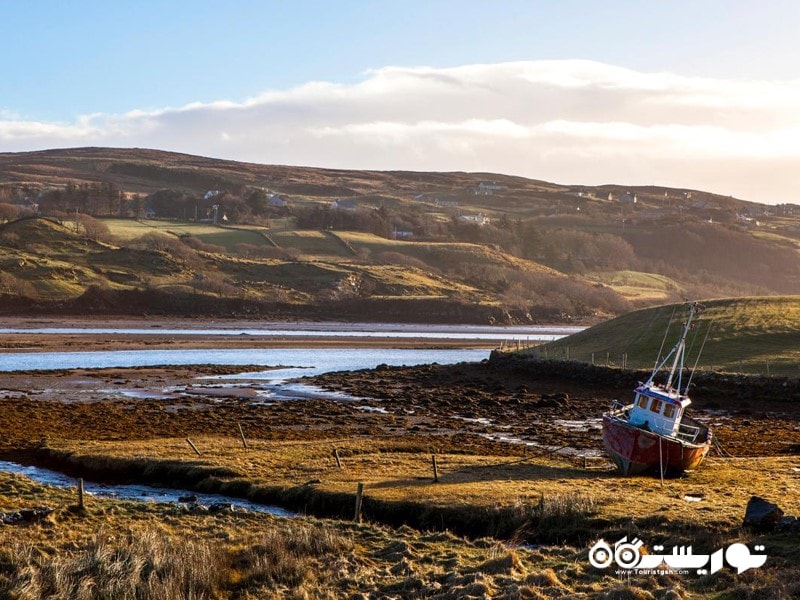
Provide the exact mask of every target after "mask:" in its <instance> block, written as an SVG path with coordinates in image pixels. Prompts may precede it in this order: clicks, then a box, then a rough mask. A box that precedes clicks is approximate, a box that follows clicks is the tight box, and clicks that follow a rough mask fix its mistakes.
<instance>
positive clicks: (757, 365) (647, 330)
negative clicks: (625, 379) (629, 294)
mask: <svg viewBox="0 0 800 600" xmlns="http://www.w3.org/2000/svg"><path fill="white" fill-rule="evenodd" d="M703 305H704V306H705V308H704V310H703V311H702V312H701V313H700V314H699V316H698V317H697V319H696V321H695V323H696V327H695V329H694V332H690V335H689V338H688V340H687V348H688V349H689V354H688V358H687V360H688V361H689V362H688V366H690V367H691V366H692V365H693V364H694V361H695V358H696V356H697V354H698V351H699V350H700V348H701V346H702V345H703V342H704V340H705V347H704V348H703V352H702V356H701V358H700V363H699V364H700V366H701V368H712V369H714V370H721V371H729V372H741V373H761V374H767V371H769V373H770V374H772V375H776V374H782V375H787V376H791V377H797V376H798V375H800V297H798V296H776V297H753V298H736V299H728V300H710V301H707V302H703ZM686 314H687V308H686V305H684V304H676V305H667V306H660V307H656V308H648V309H642V310H638V311H634V312H631V313H628V314H626V315H623V316H621V317H618V318H616V319H612V320H610V321H606V322H604V323H601V324H599V325H596V326H594V327H591V328H589V329H587V330H585V331H582V332H580V333H576V334H573V335H571V336H569V337H567V338H564V339H561V340H559V341H557V342H551V343H549V344H546V345H544V346H541V347H539V348H538V349H536V350H534V351H533V352H536V353H537V354H539V355H542V354H544V353H547V355H548V357H549V358H566V357H567V353H568V356H569V358H570V359H572V360H581V361H590V360H592V354H594V357H595V361H596V362H598V363H604V362H605V358H606V355H607V354H608V355H609V356H610V357H611V358H610V360H611V362H612V363H613V364H615V365H620V364H621V361H622V356H623V354H626V355H627V365H628V366H629V367H632V368H650V367H652V366H653V363H654V361H655V359H656V356H657V355H658V351H659V347H660V346H661V343H662V341H663V340H664V339H665V338H664V334H665V331H666V330H667V326H668V325H669V326H670V333H669V335H668V336H667V338H666V341H665V345H664V349H665V351H666V350H668V349H669V348H671V347H672V345H673V344H674V343H675V342H676V341H677V336H678V332H679V329H680V325H681V323H683V321H684V320H685V316H686ZM706 335H707V336H708V337H707V339H706Z"/></svg>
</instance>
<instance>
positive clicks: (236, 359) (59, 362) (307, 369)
mask: <svg viewBox="0 0 800 600" xmlns="http://www.w3.org/2000/svg"><path fill="white" fill-rule="evenodd" d="M488 357H489V351H488V350H474V349H447V350H427V349H426V350H416V349H407V348H405V349H397V348H353V349H348V348H271V349H249V348H247V349H222V350H214V349H205V350H196V349H194V350H118V351H102V352H96V351H95V352H9V353H1V354H0V371H26V370H32V369H41V370H59V369H100V368H112V367H120V368H124V367H148V366H150V367H154V366H162V365H197V364H217V365H264V366H265V367H267V366H270V365H272V366H274V365H293V366H292V367H290V368H285V369H279V370H273V371H265V372H264V373H263V374H262V373H248V374H247V376H246V378H247V379H270V380H275V379H291V378H293V377H302V376H304V375H319V374H321V373H326V372H328V371H351V370H358V369H372V368H375V367H376V366H378V365H379V364H381V363H384V364H388V365H394V366H400V365H407V366H414V365H423V364H429V363H434V362H436V363H439V364H453V363H457V362H462V361H470V362H471V361H480V360H483V359H484V358H488Z"/></svg>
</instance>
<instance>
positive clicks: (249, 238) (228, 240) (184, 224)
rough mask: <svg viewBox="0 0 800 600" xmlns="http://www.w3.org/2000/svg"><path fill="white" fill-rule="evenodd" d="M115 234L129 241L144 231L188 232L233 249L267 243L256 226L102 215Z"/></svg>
mask: <svg viewBox="0 0 800 600" xmlns="http://www.w3.org/2000/svg"><path fill="white" fill-rule="evenodd" d="M101 221H102V222H103V223H105V224H106V225H107V226H108V228H109V229H110V230H111V235H113V236H114V237H116V238H118V239H120V240H124V241H128V240H133V239H136V238H138V237H141V236H143V235H145V234H147V233H152V232H154V231H155V232H158V233H163V234H166V235H174V236H176V237H180V236H184V235H190V236H192V237H196V238H197V239H199V240H201V241H203V242H205V243H206V244H214V245H215V246H222V247H223V248H225V249H226V250H233V249H234V248H235V247H236V245H238V244H255V245H259V246H265V245H267V243H268V242H267V241H266V239H264V236H262V235H261V234H260V233H259V229H258V228H252V229H251V228H236V229H232V228H228V227H222V226H218V225H213V224H211V223H194V222H190V221H160V220H156V219H152V220H143V221H138V220H134V219H101Z"/></svg>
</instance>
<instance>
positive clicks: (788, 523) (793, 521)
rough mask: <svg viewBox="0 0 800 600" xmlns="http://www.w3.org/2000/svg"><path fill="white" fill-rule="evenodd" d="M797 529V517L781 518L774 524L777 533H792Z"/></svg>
mask: <svg viewBox="0 0 800 600" xmlns="http://www.w3.org/2000/svg"><path fill="white" fill-rule="evenodd" d="M797 527H798V524H797V517H794V516H791V515H789V516H787V517H782V518H781V520H780V521H778V522H777V523H776V524H775V529H777V530H778V531H790V532H794V531H795V530H796V529H797Z"/></svg>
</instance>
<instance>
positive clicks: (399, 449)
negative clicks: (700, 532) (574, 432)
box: [51, 437, 800, 539]
mask: <svg viewBox="0 0 800 600" xmlns="http://www.w3.org/2000/svg"><path fill="white" fill-rule="evenodd" d="M194 442H195V443H196V444H197V445H198V447H199V448H201V450H202V452H203V456H202V458H201V459H200V460H199V461H198V459H197V457H196V456H194V455H193V454H192V452H191V449H190V448H189V447H188V445H187V444H186V442H185V441H184V440H182V439H180V440H178V439H174V440H153V441H131V442H124V443H115V442H99V441H92V442H90V441H81V442H77V441H74V442H70V441H61V442H51V446H52V447H54V448H56V449H60V450H65V451H69V452H72V453H74V454H75V456H77V457H81V456H82V457H84V461H83V462H85V464H87V465H91V464H92V463H93V462H94V463H97V464H103V459H102V458H100V457H103V456H113V457H121V458H125V459H135V460H150V461H162V460H171V461H177V464H178V465H180V464H184V465H186V469H187V470H188V469H191V468H197V466H198V462H199V463H200V465H202V466H205V467H207V468H215V469H220V468H221V469H224V470H229V471H231V472H236V473H239V474H240V476H239V477H238V478H234V480H236V481H239V482H242V483H246V484H247V485H246V486H245V488H248V489H249V488H250V487H252V488H254V489H258V488H259V487H272V488H281V489H297V487H298V486H302V485H303V484H304V483H306V482H308V481H314V480H319V482H318V483H316V484H315V485H314V486H313V487H314V489H315V490H317V491H319V492H325V493H328V494H345V496H344V498H346V499H345V500H344V502H345V504H346V509H345V510H346V511H349V510H350V506H351V502H352V497H353V494H354V493H355V489H356V484H357V483H358V482H364V483H365V485H366V492H365V493H366V497H367V498H368V499H371V500H374V501H380V502H383V503H389V504H395V505H396V504H403V503H412V504H413V505H415V506H417V507H418V510H421V509H422V508H428V509H451V510H452V509H462V510H463V511H465V512H466V513H468V514H469V513H470V512H472V513H476V514H477V513H480V514H490V513H491V510H492V509H496V508H498V507H501V508H504V509H507V513H503V514H516V515H517V516H518V517H520V519H521V521H522V522H524V521H525V520H526V519H529V517H531V518H534V519H533V522H534V523H535V524H538V525H539V529H540V530H543V531H546V532H551V531H552V532H553V535H554V536H556V537H558V535H559V532H562V533H563V538H562V539H574V537H573V536H571V535H570V534H569V533H570V532H571V531H575V530H577V529H580V527H582V526H583V524H584V521H583V520H582V519H583V518H584V517H588V516H591V515H595V514H596V515H597V516H599V517H601V518H603V519H606V520H608V521H610V522H616V523H621V522H630V521H631V515H632V514H636V515H637V516H638V517H641V518H644V519H647V518H650V519H655V521H654V522H657V523H660V524H661V525H664V524H669V523H671V524H672V527H673V529H674V528H676V527H677V528H692V527H698V528H705V529H708V530H714V531H726V530H730V529H733V528H736V527H737V526H738V525H739V523H741V519H742V517H743V515H744V508H745V506H746V505H747V502H748V500H749V499H750V496H751V495H753V494H759V495H762V496H764V497H766V498H771V499H773V500H776V501H780V503H781V505H782V507H783V508H784V510H785V511H786V513H787V514H800V500H798V498H800V494H799V493H798V492H800V481H799V480H798V477H797V471H795V469H796V468H800V461H798V460H797V459H796V458H793V457H776V458H741V459H723V458H710V459H708V460H707V461H706V462H705V463H704V464H703V465H702V467H701V468H700V469H699V470H697V471H696V472H695V473H692V474H691V475H690V476H689V477H685V478H677V479H667V480H666V481H665V485H664V486H663V487H662V486H661V485H660V483H659V481H658V479H654V478H649V477H634V478H628V477H621V476H618V475H617V474H616V473H615V472H613V471H602V470H601V471H598V470H591V469H590V470H584V469H583V468H580V467H576V466H575V465H573V464H572V463H569V462H565V461H563V460H558V459H554V458H547V457H544V456H542V457H535V458H529V459H522V458H521V457H513V456H493V455H480V454H472V453H465V454H457V453H450V454H438V455H437V464H438V468H439V477H440V482H439V483H434V482H433V479H432V470H431V457H430V454H429V453H428V451H427V450H428V449H427V448H419V447H418V445H417V446H415V445H414V443H407V442H404V441H403V440H402V439H385V440H380V439H379V440H372V441H370V440H363V441H357V440H351V441H347V440H331V441H330V442H326V441H325V440H320V441H318V442H312V443H304V442H300V443H291V442H286V443H281V442H271V441H263V440H252V441H251V443H250V449H249V450H244V449H242V448H241V445H240V443H239V442H238V441H237V440H236V439H234V438H227V439H225V438H214V437H199V438H196V439H194ZM334 446H338V447H339V453H340V456H341V460H342V463H343V467H344V468H343V469H338V468H337V467H336V463H335V460H334V458H333V456H332V454H331V452H332V449H333V447H334ZM93 457H96V458H93ZM226 485H227V486H228V487H229V488H231V489H235V488H236V486H235V485H234V482H230V481H229V482H228V483H227V484H226ZM689 496H691V497H697V496H699V497H701V500H700V501H699V502H695V501H690V500H686V499H685V498H686V497H689ZM632 502H634V503H635V504H634V505H632ZM369 507H370V505H369V503H367V504H365V510H366V511H367V515H366V516H367V517H369V516H370V515H369ZM487 511H489V512H488V513H487ZM377 516H378V515H376V517H377ZM529 524H530V521H529ZM659 526H660V525H659ZM664 529H665V530H668V529H669V526H667V527H665V528H664ZM526 531H527V532H528V534H530V535H529V537H531V538H532V539H536V538H537V533H536V530H535V529H531V528H529V529H527V530H526ZM548 535H549V533H548Z"/></svg>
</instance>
